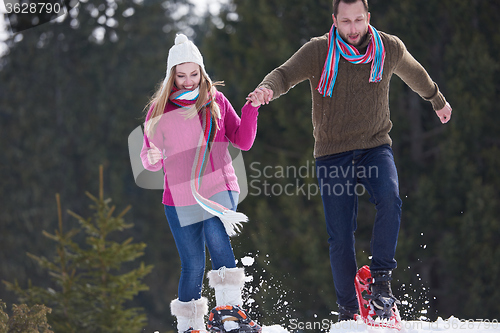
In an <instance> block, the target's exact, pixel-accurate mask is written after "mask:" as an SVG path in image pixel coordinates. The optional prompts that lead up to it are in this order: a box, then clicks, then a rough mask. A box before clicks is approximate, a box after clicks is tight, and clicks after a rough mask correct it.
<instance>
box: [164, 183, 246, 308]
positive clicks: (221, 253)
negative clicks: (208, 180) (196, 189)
mask: <svg viewBox="0 0 500 333" xmlns="http://www.w3.org/2000/svg"><path fill="white" fill-rule="evenodd" d="M228 194H229V195H228ZM210 199H211V200H213V201H215V202H217V203H219V204H221V205H223V206H225V207H227V208H229V209H232V210H236V206H237V204H238V193H237V192H233V191H228V192H220V193H217V194H215V195H213V196H212V197H211V198H210ZM196 206H198V205H196ZM194 208H199V210H200V214H202V215H204V218H200V219H198V218H196V222H197V223H194V224H189V225H186V226H181V223H180V222H179V217H178V214H177V210H176V207H175V206H167V205H165V215H166V216H167V220H168V224H169V226H170V230H171V231H172V235H173V236H174V240H175V245H176V246H177V251H178V252H179V256H180V259H181V277H180V280H179V289H178V293H179V295H178V297H179V300H180V301H181V302H189V301H191V300H193V299H194V300H197V299H199V298H200V297H201V289H202V284H203V275H204V274H205V246H206V247H208V251H209V253H210V259H211V260H212V269H214V270H216V269H219V268H221V267H222V266H225V267H227V268H234V267H236V260H235V258H234V253H233V248H232V247H231V242H230V240H229V236H228V235H227V233H226V229H224V225H223V224H222V221H221V220H220V219H219V218H218V217H216V216H213V215H211V214H209V213H208V212H205V211H204V210H203V208H201V207H199V206H198V207H194ZM191 215H193V214H191ZM198 221H201V222H198Z"/></svg>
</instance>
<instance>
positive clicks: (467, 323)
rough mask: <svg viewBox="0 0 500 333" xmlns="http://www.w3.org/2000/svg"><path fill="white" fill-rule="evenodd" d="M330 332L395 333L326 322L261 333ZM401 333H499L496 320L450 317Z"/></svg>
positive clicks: (406, 325) (408, 326)
mask: <svg viewBox="0 0 500 333" xmlns="http://www.w3.org/2000/svg"><path fill="white" fill-rule="evenodd" d="M328 329H329V330H330V333H338V332H343V333H348V332H366V333H388V332H390V333H395V332H398V331H397V330H395V329H390V328H375V327H370V326H367V325H366V324H364V323H363V322H362V321H354V320H351V321H345V322H341V323H336V322H329V321H327V320H324V321H318V322H303V323H302V322H294V321H291V322H290V324H289V325H288V327H286V328H283V327H282V326H280V325H272V326H264V327H263V329H262V333H288V332H290V333H291V332H320V331H323V332H324V331H327V330H328ZM399 332H401V333H432V332H440V333H443V332H444V333H464V332H474V333H492V332H500V324H499V323H498V320H496V319H495V320H487V319H485V320H484V321H472V320H464V319H458V318H455V317H453V316H452V317H450V318H448V319H446V320H443V319H442V318H438V320H437V321H435V322H427V321H403V328H402V330H401V331H399Z"/></svg>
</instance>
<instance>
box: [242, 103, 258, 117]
mask: <svg viewBox="0 0 500 333" xmlns="http://www.w3.org/2000/svg"><path fill="white" fill-rule="evenodd" d="M259 108H260V105H259V106H252V104H251V103H248V104H245V105H244V106H243V108H241V114H242V115H243V114H245V115H246V116H249V117H252V118H253V117H255V118H257V116H258V115H259Z"/></svg>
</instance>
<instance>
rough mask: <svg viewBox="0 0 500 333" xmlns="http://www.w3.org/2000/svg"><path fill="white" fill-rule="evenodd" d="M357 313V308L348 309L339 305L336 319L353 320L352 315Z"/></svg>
mask: <svg viewBox="0 0 500 333" xmlns="http://www.w3.org/2000/svg"><path fill="white" fill-rule="evenodd" d="M357 313H358V309H357V308H355V309H350V308H349V309H348V308H346V307H344V306H342V305H339V319H338V321H339V322H340V321H346V320H354V315H355V314H357Z"/></svg>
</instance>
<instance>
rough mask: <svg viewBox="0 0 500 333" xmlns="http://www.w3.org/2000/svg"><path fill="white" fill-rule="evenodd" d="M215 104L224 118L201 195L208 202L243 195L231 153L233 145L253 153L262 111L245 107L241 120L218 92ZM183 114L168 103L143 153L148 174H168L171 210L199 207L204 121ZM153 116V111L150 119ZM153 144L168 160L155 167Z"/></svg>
mask: <svg viewBox="0 0 500 333" xmlns="http://www.w3.org/2000/svg"><path fill="white" fill-rule="evenodd" d="M215 101H216V103H217V104H218V105H219V108H220V115H221V118H220V119H218V121H217V122H218V125H219V130H218V131H217V134H216V136H215V140H214V144H213V146H212V151H211V153H210V156H209V163H208V165H207V168H206V169H205V173H204V174H203V176H202V178H201V186H200V190H199V192H200V194H201V195H203V196H204V197H205V198H210V197H211V196H212V195H214V194H216V193H218V192H222V191H227V190H231V191H236V192H239V191H240V189H239V186H238V183H237V179H236V175H235V172H234V169H233V165H232V163H231V156H230V154H229V151H228V149H227V148H228V145H229V141H231V143H232V144H233V145H234V146H235V147H236V148H239V149H241V150H249V149H250V148H251V147H252V145H253V142H254V140H255V135H256V133H257V116H258V110H259V107H253V106H252V105H251V104H245V106H243V108H242V109H241V119H240V117H238V115H237V114H236V112H235V110H234V108H233V107H232V105H231V103H230V102H229V101H228V99H227V98H226V97H225V96H224V95H223V94H222V93H221V92H219V91H218V92H217V94H216V96H215ZM183 111H184V110H183V109H179V108H178V107H177V106H175V105H174V104H172V103H171V102H169V103H167V106H166V107H165V112H164V113H163V116H162V117H161V119H160V120H159V122H158V124H157V126H156V130H155V132H154V134H153V137H152V138H148V137H147V136H146V135H144V142H143V146H142V150H141V159H142V164H143V165H144V167H145V168H146V169H147V170H150V171H158V170H160V169H161V168H162V167H163V171H164V173H165V184H164V192H163V204H164V205H168V206H188V205H194V204H196V201H195V199H194V197H193V195H192V194H191V188H190V178H191V169H192V167H193V162H194V158H195V154H196V148H197V146H198V143H199V139H200V135H201V131H202V128H201V120H200V117H194V118H193V119H186V118H185V117H184V115H183V113H182V112H183ZM150 112H151V109H150V110H149V112H148V117H147V119H149V113H150ZM149 142H153V143H154V145H155V146H156V147H158V149H160V151H162V152H163V157H164V159H163V160H160V161H158V162H157V163H156V164H154V165H151V164H149V161H148V158H147V151H148V149H149V146H150V144H149Z"/></svg>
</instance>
